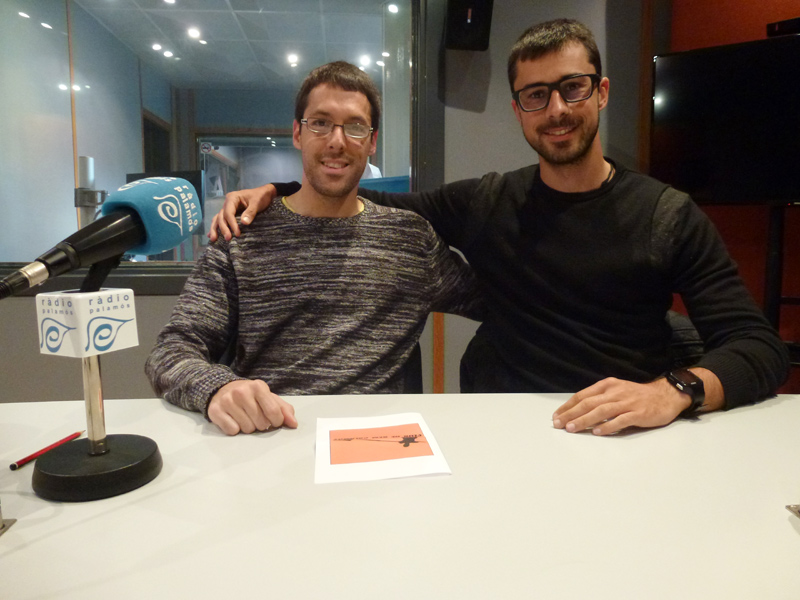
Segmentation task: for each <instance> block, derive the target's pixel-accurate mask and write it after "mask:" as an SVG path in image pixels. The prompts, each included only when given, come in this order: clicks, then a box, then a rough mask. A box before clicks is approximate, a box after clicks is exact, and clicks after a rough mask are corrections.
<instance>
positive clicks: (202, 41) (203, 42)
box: [200, 40, 208, 46]
mask: <svg viewBox="0 0 800 600" xmlns="http://www.w3.org/2000/svg"><path fill="white" fill-rule="evenodd" d="M200 43H201V44H203V45H204V46H205V45H206V44H207V43H208V42H207V41H205V40H200Z"/></svg>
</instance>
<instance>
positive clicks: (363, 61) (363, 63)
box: [358, 54, 372, 67]
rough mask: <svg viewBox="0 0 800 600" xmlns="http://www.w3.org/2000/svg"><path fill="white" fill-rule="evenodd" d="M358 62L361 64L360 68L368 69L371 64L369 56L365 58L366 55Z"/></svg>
mask: <svg viewBox="0 0 800 600" xmlns="http://www.w3.org/2000/svg"><path fill="white" fill-rule="evenodd" d="M358 62H360V63H361V66H362V67H368V66H369V63H371V62H372V59H371V58H370V57H369V56H367V55H366V54H365V55H364V56H362V57H361V58H360V59H358Z"/></svg>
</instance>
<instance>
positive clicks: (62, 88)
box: [58, 83, 69, 92]
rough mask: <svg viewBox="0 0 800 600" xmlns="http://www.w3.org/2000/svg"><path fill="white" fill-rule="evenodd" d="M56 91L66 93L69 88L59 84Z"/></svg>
mask: <svg viewBox="0 0 800 600" xmlns="http://www.w3.org/2000/svg"><path fill="white" fill-rule="evenodd" d="M58 89H60V90H62V91H65V92H66V91H67V90H68V89H69V88H68V87H67V86H65V85H64V84H63V83H61V84H59V86H58Z"/></svg>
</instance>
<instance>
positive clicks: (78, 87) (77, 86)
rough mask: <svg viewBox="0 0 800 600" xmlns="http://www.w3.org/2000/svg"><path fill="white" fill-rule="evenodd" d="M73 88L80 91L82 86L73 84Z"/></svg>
mask: <svg viewBox="0 0 800 600" xmlns="http://www.w3.org/2000/svg"><path fill="white" fill-rule="evenodd" d="M72 89H73V90H75V91H76V92H80V91H81V86H79V85H73V86H72Z"/></svg>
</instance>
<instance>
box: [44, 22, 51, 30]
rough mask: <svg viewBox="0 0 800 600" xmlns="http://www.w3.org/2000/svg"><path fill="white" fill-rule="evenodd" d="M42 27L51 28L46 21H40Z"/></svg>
mask: <svg viewBox="0 0 800 600" xmlns="http://www.w3.org/2000/svg"><path fill="white" fill-rule="evenodd" d="M42 27H44V28H45V29H52V27H50V25H48V24H47V23H42Z"/></svg>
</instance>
